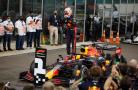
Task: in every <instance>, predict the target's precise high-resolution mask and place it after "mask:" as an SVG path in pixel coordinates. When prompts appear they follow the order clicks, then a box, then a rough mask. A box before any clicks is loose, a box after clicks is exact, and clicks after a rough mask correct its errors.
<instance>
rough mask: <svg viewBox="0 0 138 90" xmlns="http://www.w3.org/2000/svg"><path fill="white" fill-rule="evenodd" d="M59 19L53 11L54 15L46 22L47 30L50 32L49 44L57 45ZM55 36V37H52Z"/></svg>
mask: <svg viewBox="0 0 138 90" xmlns="http://www.w3.org/2000/svg"><path fill="white" fill-rule="evenodd" d="M60 22H61V18H60V16H58V15H57V11H56V10H55V11H54V14H53V15H52V16H50V18H49V21H48V29H49V32H50V44H51V45H56V46H57V45H58V27H59V25H60ZM54 35H55V36H54Z"/></svg>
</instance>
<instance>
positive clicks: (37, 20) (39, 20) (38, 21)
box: [35, 16, 42, 30]
mask: <svg viewBox="0 0 138 90" xmlns="http://www.w3.org/2000/svg"><path fill="white" fill-rule="evenodd" d="M35 23H36V29H37V30H42V18H40V17H39V16H36V18H35Z"/></svg>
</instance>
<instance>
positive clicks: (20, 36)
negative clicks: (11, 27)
mask: <svg viewBox="0 0 138 90" xmlns="http://www.w3.org/2000/svg"><path fill="white" fill-rule="evenodd" d="M15 28H17V38H16V50H24V48H23V44H24V39H25V35H26V24H25V22H24V20H23V17H22V16H20V18H19V19H18V20H17V21H16V22H15Z"/></svg>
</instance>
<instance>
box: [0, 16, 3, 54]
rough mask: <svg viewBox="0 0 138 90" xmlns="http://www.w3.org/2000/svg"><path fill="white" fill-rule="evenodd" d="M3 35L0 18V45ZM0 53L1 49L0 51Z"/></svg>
mask: <svg viewBox="0 0 138 90" xmlns="http://www.w3.org/2000/svg"><path fill="white" fill-rule="evenodd" d="M3 35H4V26H3V22H2V18H1V17H0V43H1V41H2V39H3ZM0 52H2V50H1V49H0Z"/></svg>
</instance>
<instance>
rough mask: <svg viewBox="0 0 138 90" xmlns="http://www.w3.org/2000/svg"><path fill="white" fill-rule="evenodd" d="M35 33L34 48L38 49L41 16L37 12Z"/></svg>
mask: <svg viewBox="0 0 138 90" xmlns="http://www.w3.org/2000/svg"><path fill="white" fill-rule="evenodd" d="M35 24H36V33H35V38H34V47H40V35H41V32H42V15H41V13H40V12H39V13H38V15H37V16H36V17H35Z"/></svg>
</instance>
